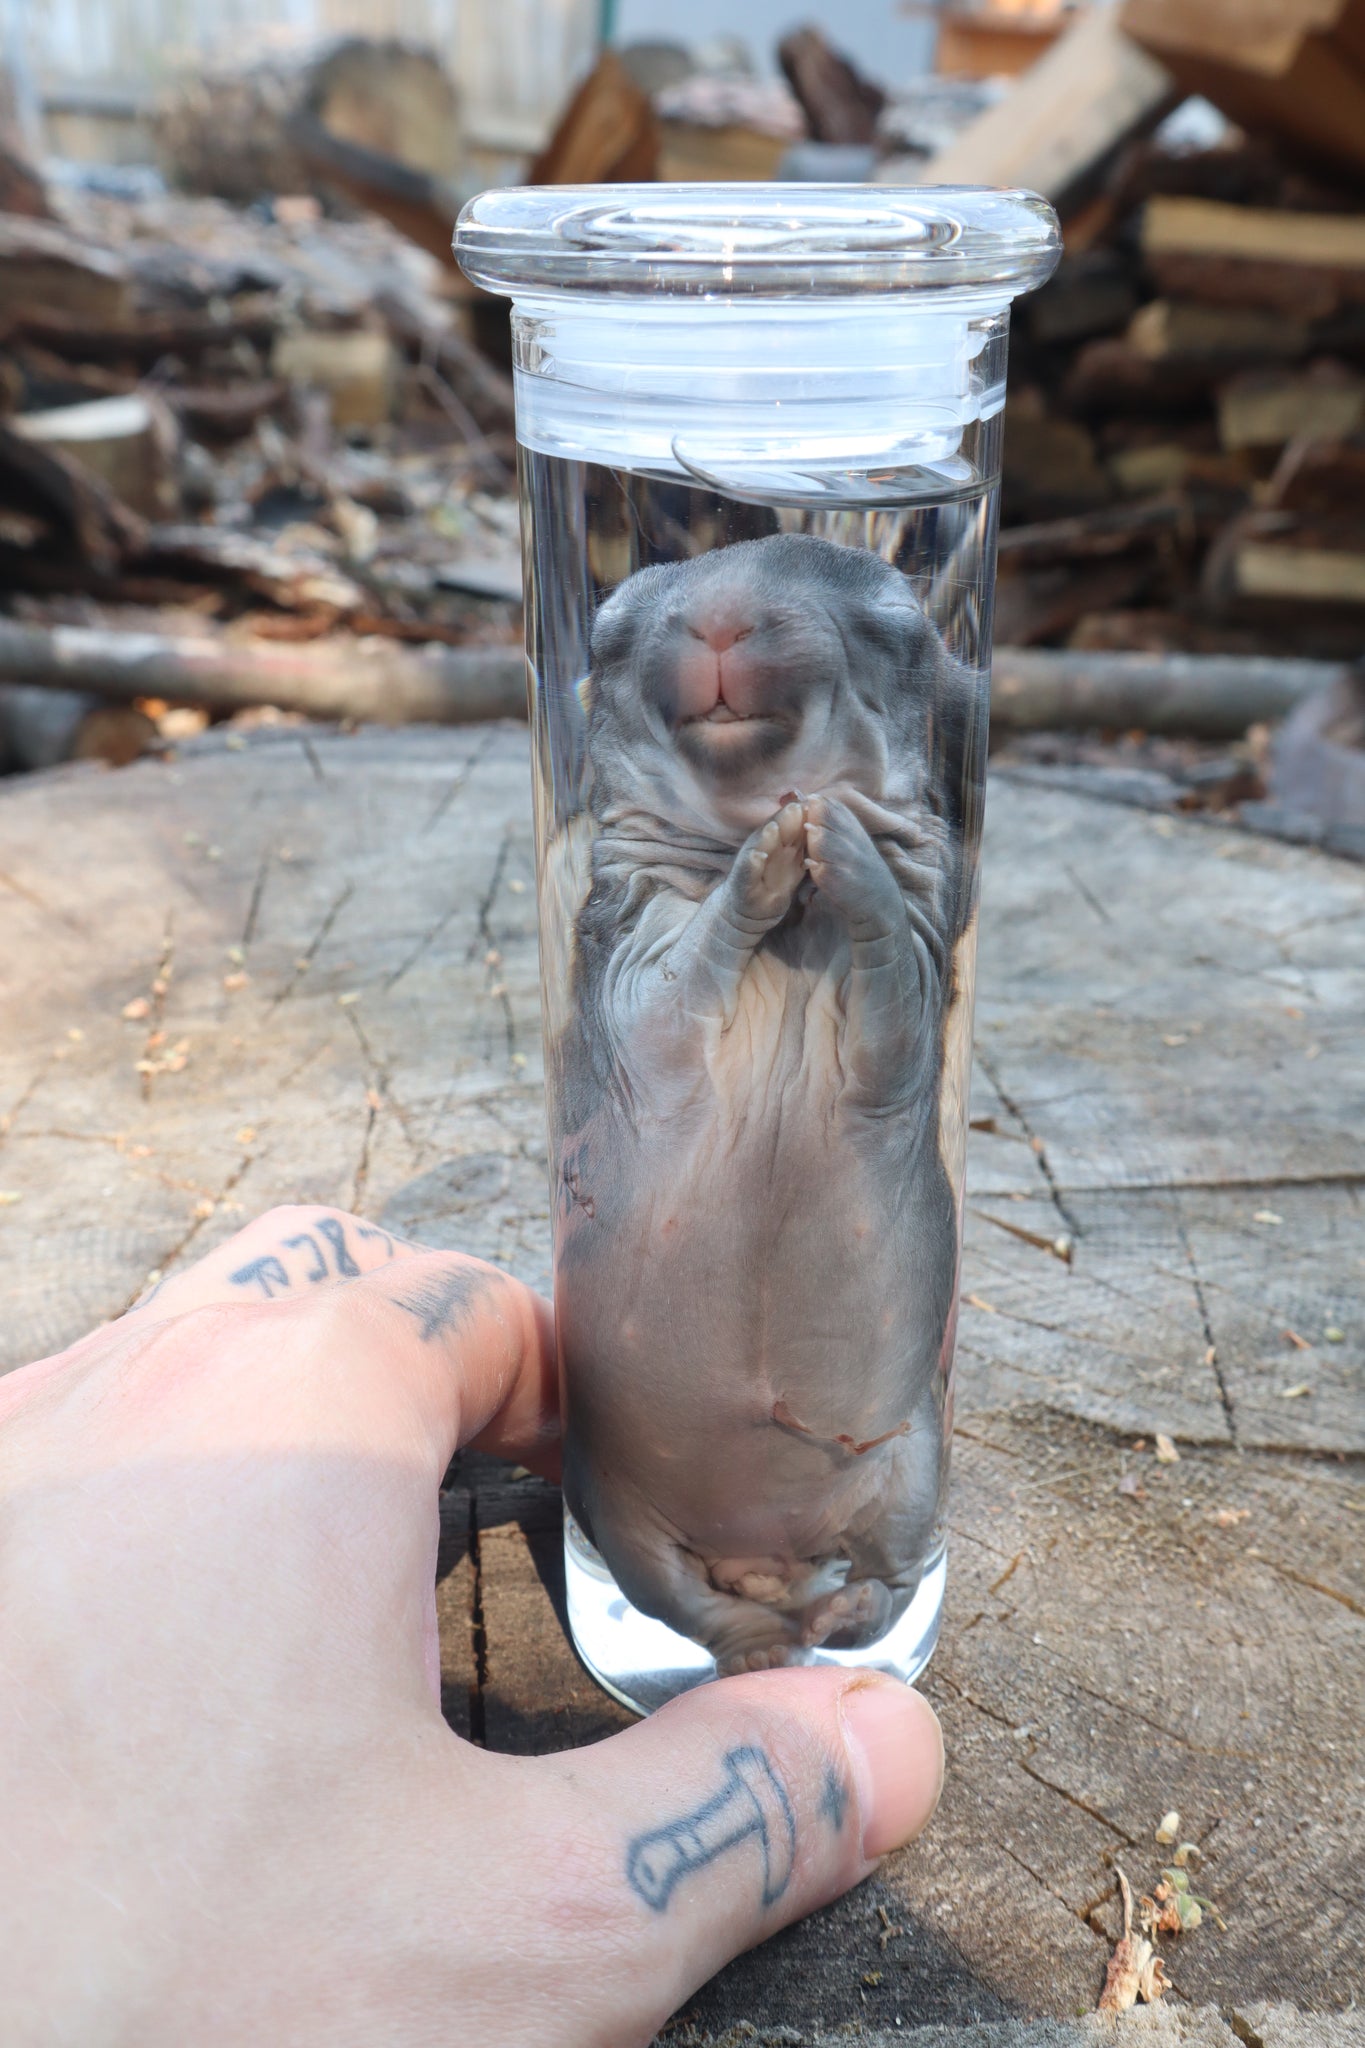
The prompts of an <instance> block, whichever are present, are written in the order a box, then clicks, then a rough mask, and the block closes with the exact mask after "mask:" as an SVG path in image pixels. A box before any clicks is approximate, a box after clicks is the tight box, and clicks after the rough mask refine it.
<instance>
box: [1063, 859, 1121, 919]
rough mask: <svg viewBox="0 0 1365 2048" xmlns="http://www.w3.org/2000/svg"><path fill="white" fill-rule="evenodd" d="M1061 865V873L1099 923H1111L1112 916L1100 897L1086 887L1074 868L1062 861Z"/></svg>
mask: <svg viewBox="0 0 1365 2048" xmlns="http://www.w3.org/2000/svg"><path fill="white" fill-rule="evenodd" d="M1061 865H1062V873H1063V874H1064V875H1065V876H1066V878H1067V880H1068V882H1070V884H1071V886H1072V888H1073V889H1074V890H1075V891H1076V894H1077V895H1078V896H1079V897H1080V898H1081V900H1082V902H1084V903H1088V904H1089V905H1090V908H1091V909H1092V910H1093V911H1094V913H1095V915H1096V917H1097V918H1098V919H1099V920H1100V923H1101V924H1112V923H1113V922H1114V920H1113V918H1112V917H1111V916H1110V914H1109V912H1108V911H1107V910H1106V909H1105V907H1104V905H1103V904H1102V903H1101V902H1100V899H1099V897H1098V896H1097V895H1096V894H1095V892H1094V890H1093V889H1089V888H1087V887H1086V885H1085V883H1084V882H1083V881H1082V880H1081V878H1080V876H1079V875H1078V874H1077V873H1076V870H1075V869H1074V868H1073V867H1071V866H1070V865H1069V863H1068V862H1066V861H1063V862H1062V864H1061Z"/></svg>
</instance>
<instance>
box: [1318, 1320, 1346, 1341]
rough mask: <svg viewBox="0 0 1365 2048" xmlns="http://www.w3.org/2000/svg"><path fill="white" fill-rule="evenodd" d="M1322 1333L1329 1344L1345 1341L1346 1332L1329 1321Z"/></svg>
mask: <svg viewBox="0 0 1365 2048" xmlns="http://www.w3.org/2000/svg"><path fill="white" fill-rule="evenodd" d="M1322 1334H1323V1336H1324V1337H1325V1338H1326V1339H1327V1342H1328V1343H1329V1344H1344V1343H1345V1342H1346V1332H1345V1331H1344V1330H1339V1329H1338V1328H1337V1326H1336V1324H1335V1323H1329V1324H1328V1325H1327V1328H1326V1329H1325V1330H1324V1331H1323V1333H1322Z"/></svg>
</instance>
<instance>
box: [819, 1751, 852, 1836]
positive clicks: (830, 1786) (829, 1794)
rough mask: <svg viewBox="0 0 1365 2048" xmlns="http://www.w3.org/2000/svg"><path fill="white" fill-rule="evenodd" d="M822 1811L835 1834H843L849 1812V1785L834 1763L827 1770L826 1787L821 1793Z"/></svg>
mask: <svg viewBox="0 0 1365 2048" xmlns="http://www.w3.org/2000/svg"><path fill="white" fill-rule="evenodd" d="M820 1811H821V1813H823V1814H824V1816H825V1819H826V1820H827V1821H828V1822H829V1824H830V1826H831V1827H832V1828H833V1830H834V1832H835V1834H836V1835H838V1834H842V1833H843V1827H844V1815H845V1814H846V1813H847V1812H848V1787H847V1785H845V1783H844V1781H843V1779H842V1778H841V1777H840V1776H839V1773H838V1772H837V1771H836V1770H835V1768H834V1766H833V1764H831V1765H830V1766H829V1767H828V1768H827V1770H826V1772H825V1789H824V1791H823V1792H822V1793H821V1795H820Z"/></svg>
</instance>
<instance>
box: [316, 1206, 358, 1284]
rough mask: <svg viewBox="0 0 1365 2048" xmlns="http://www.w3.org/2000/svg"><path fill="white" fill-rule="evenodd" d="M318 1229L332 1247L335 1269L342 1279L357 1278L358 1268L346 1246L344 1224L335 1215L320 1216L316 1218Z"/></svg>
mask: <svg viewBox="0 0 1365 2048" xmlns="http://www.w3.org/2000/svg"><path fill="white" fill-rule="evenodd" d="M318 1231H319V1233H320V1235H321V1236H323V1237H325V1238H326V1240H327V1242H328V1244H329V1245H330V1246H331V1247H332V1257H333V1258H334V1259H335V1260H336V1262H337V1271H338V1273H340V1275H341V1277H342V1279H343V1280H358V1279H359V1278H360V1268H359V1266H358V1265H357V1264H356V1262H355V1260H354V1259H353V1258H352V1257H351V1254H350V1251H349V1250H348V1248H347V1244H346V1228H345V1225H344V1224H341V1223H338V1222H337V1219H336V1217H335V1216H321V1217H319V1219H318Z"/></svg>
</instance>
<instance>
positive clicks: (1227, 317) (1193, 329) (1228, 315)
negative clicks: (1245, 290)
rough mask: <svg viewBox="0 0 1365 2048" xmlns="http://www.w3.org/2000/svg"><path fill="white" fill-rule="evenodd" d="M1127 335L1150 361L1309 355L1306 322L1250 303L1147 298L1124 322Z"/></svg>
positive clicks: (1276, 359)
mask: <svg viewBox="0 0 1365 2048" xmlns="http://www.w3.org/2000/svg"><path fill="white" fill-rule="evenodd" d="M1127 339H1128V342H1129V345H1130V347H1132V348H1134V349H1136V350H1137V352H1138V354H1139V355H1140V356H1142V357H1143V358H1144V359H1145V360H1146V361H1147V362H1149V363H1171V362H1177V363H1214V364H1217V365H1219V366H1221V367H1223V368H1228V367H1235V366H1239V365H1240V366H1247V367H1249V366H1250V365H1252V364H1255V363H1280V362H1292V361H1293V360H1294V358H1295V357H1297V356H1302V355H1306V354H1307V353H1308V350H1309V347H1310V346H1311V344H1312V339H1313V334H1312V328H1311V326H1310V325H1309V323H1308V321H1306V320H1294V319H1287V318H1285V316H1284V315H1283V314H1279V313H1266V312H1259V311H1257V310H1256V309H1255V308H1253V307H1248V306H1206V305H1200V304H1199V303H1198V302H1197V301H1190V300H1186V299H1151V300H1149V301H1148V303H1147V304H1146V305H1145V306H1143V307H1141V308H1140V309H1139V311H1138V312H1137V313H1135V314H1134V316H1133V318H1132V320H1131V321H1130V322H1129V325H1128V335H1127Z"/></svg>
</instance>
